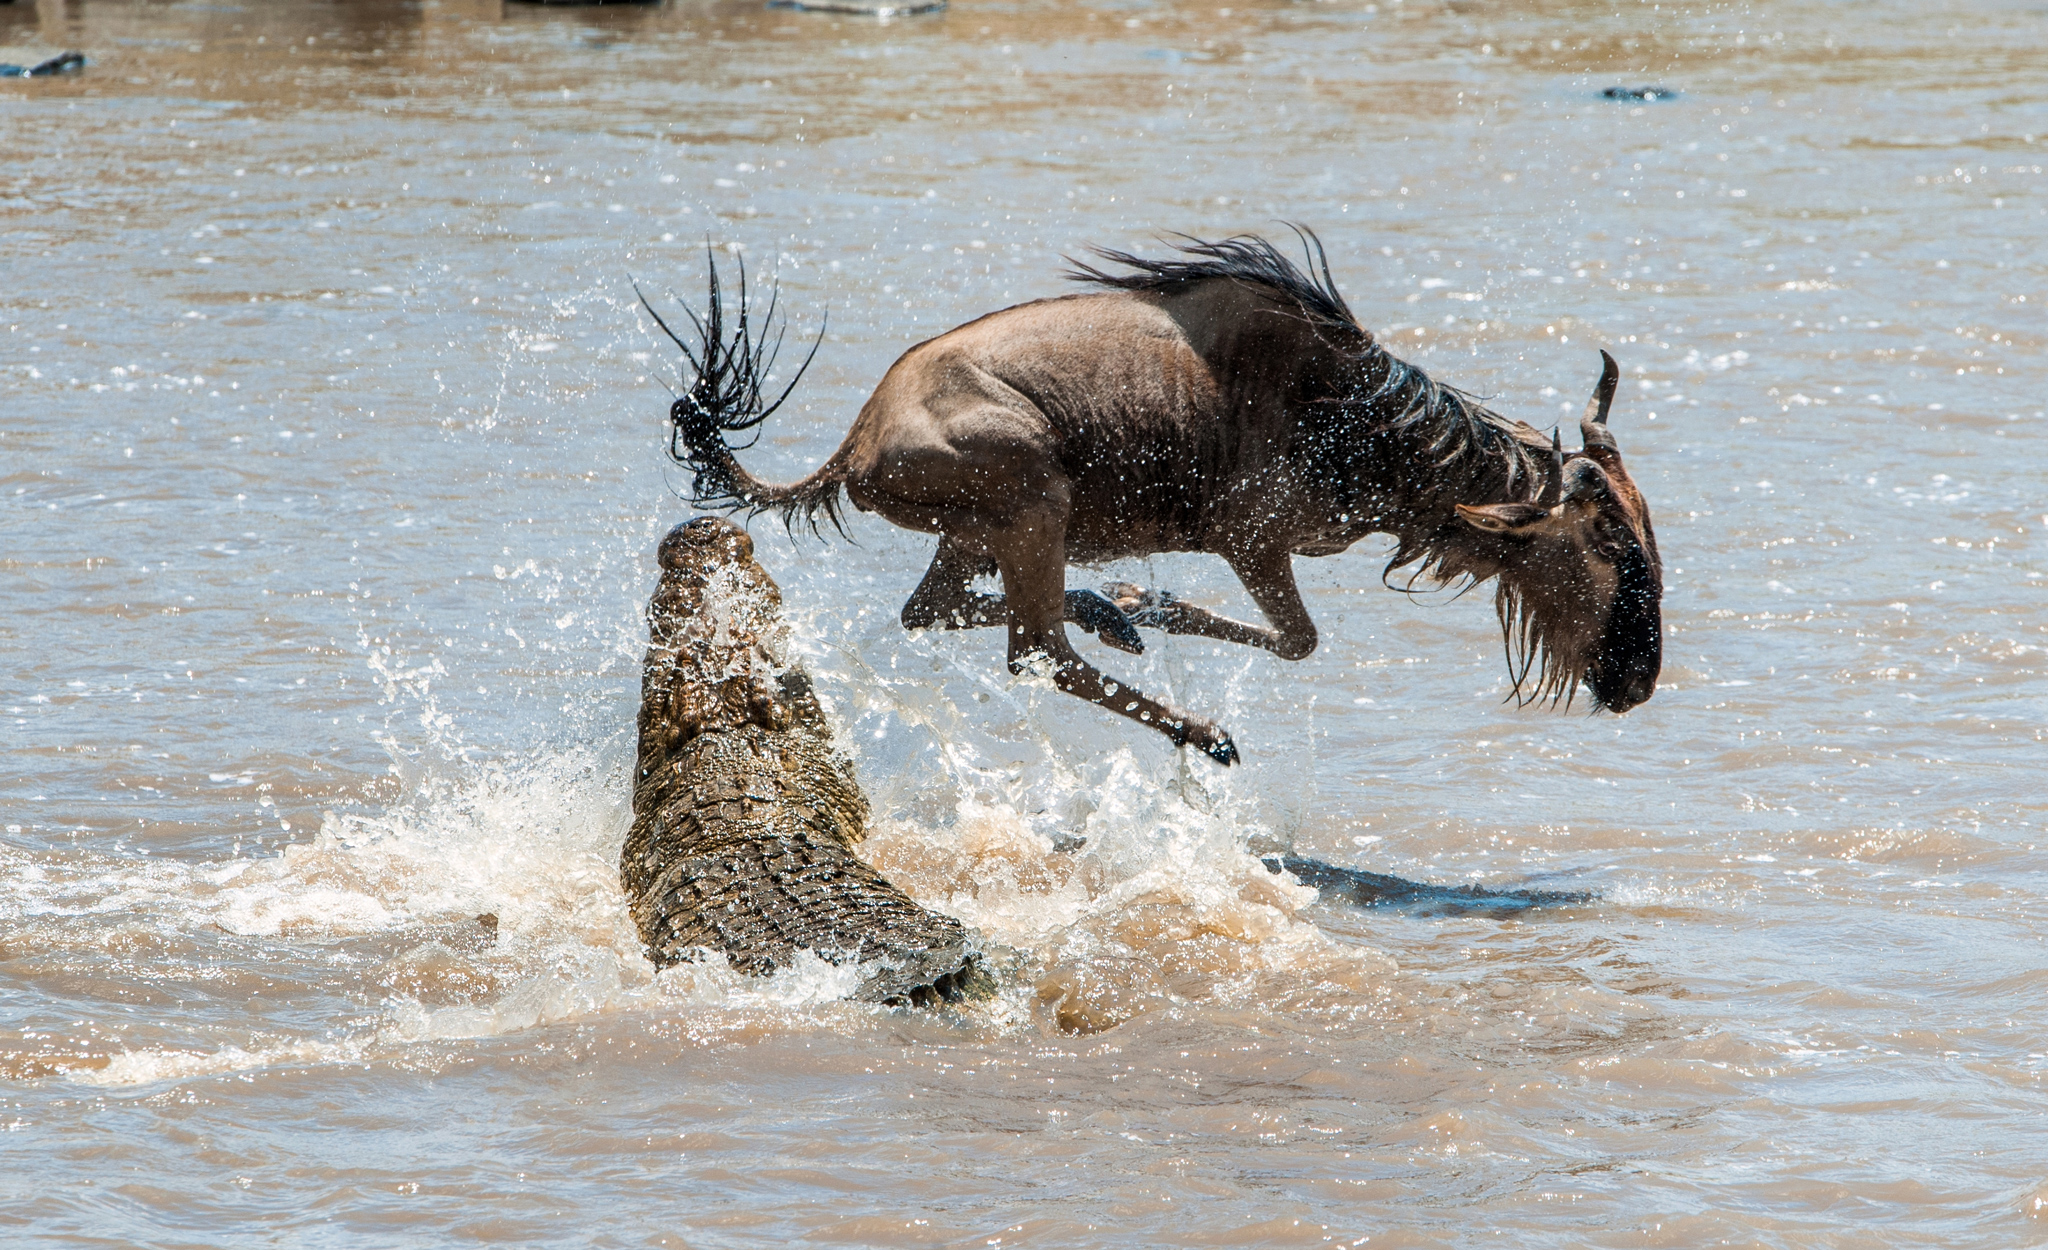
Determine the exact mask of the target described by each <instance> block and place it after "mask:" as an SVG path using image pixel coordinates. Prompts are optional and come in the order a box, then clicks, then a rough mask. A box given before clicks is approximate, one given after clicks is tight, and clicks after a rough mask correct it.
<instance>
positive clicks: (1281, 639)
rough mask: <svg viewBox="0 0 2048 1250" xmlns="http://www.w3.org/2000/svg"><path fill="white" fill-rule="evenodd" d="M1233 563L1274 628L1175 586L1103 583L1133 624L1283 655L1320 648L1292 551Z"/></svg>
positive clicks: (1296, 655) (1299, 655)
mask: <svg viewBox="0 0 2048 1250" xmlns="http://www.w3.org/2000/svg"><path fill="white" fill-rule="evenodd" d="M1231 568H1232V569H1233V570H1234V571H1235V572H1236V573H1237V576H1238V580H1239V581H1242V582H1243V583H1244V586H1245V589H1246V590H1247V591H1249V592H1251V596H1252V601H1253V602H1254V603H1256V604H1258V605H1259V610H1260V611H1261V612H1263V613H1265V615H1266V619H1267V620H1269V621H1271V622H1273V626H1274V627H1273V628H1271V629H1268V628H1266V627H1264V626H1261V625H1252V624H1249V623H1248V622H1245V621H1238V620H1232V619H1231V618H1230V617H1227V616H1224V615H1222V614H1220V613H1216V612H1211V611H1210V610H1209V609H1207V608H1198V607H1196V606H1195V605H1194V604H1192V603H1183V602H1181V601H1180V600H1179V599H1177V598H1175V597H1174V595H1173V592H1172V591H1168V590H1147V589H1145V588H1144V587H1142V586H1134V585H1132V584H1131V583H1129V582H1111V583H1110V584H1109V585H1107V586H1104V587H1103V588H1102V593H1104V594H1106V595H1108V596H1109V597H1110V598H1111V599H1113V600H1115V601H1116V605H1117V607H1119V608H1121V609H1123V611H1124V613H1125V615H1126V616H1127V617H1128V618H1129V619H1130V622H1131V623H1132V624H1133V625H1144V626H1149V627H1151V628H1153V629H1163V630H1165V631H1166V632H1167V633H1169V634H1192V635H1194V636H1196V637H1198V638H1214V639H1216V640H1217V641H1219V642H1235V643H1240V644H1242V645H1244V646H1247V647H1264V648H1265V649H1266V650H1268V651H1271V652H1272V653H1273V654H1275V655H1277V656H1279V657H1280V658H1281V659H1283V660H1298V659H1300V658H1302V657H1303V656H1305V655H1307V654H1308V653H1309V652H1311V651H1313V650H1315V649H1316V627H1315V623H1314V622H1313V621H1311V620H1309V616H1308V609H1307V608H1306V607H1304V606H1303V605H1302V602H1301V591H1300V589H1299V588H1298V587H1297V586H1296V585H1295V581H1294V570H1293V568H1292V567H1291V565H1290V563H1289V561H1288V557H1287V555H1286V553H1284V552H1283V553H1280V554H1278V555H1277V556H1272V555H1259V556H1244V557H1240V558H1239V559H1236V560H1233V561H1231Z"/></svg>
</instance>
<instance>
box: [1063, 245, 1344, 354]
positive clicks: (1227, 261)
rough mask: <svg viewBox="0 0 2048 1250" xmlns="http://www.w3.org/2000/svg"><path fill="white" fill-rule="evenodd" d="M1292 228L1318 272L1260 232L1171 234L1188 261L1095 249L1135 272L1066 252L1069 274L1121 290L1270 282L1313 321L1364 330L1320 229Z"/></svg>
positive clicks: (1263, 285)
mask: <svg viewBox="0 0 2048 1250" xmlns="http://www.w3.org/2000/svg"><path fill="white" fill-rule="evenodd" d="M1288 229H1290V230H1292V231H1294V233H1295V234H1297V235H1299V236H1300V238H1301V246H1302V250H1303V251H1304V252H1306V253H1308V256H1309V260H1310V263H1311V264H1313V265H1314V266H1315V268H1316V270H1317V272H1316V274H1314V275H1311V274H1307V273H1303V272H1302V271H1301V270H1300V269H1298V268H1296V267H1295V264H1294V262H1293V261H1291V260H1289V259H1287V257H1286V256H1284V255H1283V254H1281V251H1280V249H1279V248H1277V247H1274V246H1273V245H1272V243H1270V242H1268V241H1267V240H1265V239H1262V238H1260V237H1259V236H1258V235H1255V234H1238V235H1232V236H1231V237H1230V238H1227V239H1218V240H1216V241H1214V242H1211V241H1209V240H1206V239H1198V238H1196V237H1194V236H1193V235H1190V234H1176V235H1169V236H1168V238H1169V239H1171V240H1172V241H1173V248H1174V250H1175V251H1177V252H1179V253H1180V254H1181V255H1182V256H1184V257H1190V258H1192V259H1187V260H1151V259H1148V258H1146V257H1143V256H1133V255H1131V254H1130V253H1129V252H1119V251H1115V250H1113V249H1110V248H1106V247H1096V248H1090V249H1089V250H1090V251H1091V252H1093V253H1095V255H1097V256H1099V257H1101V258H1102V259H1103V260H1106V261H1108V262H1109V263H1110V264H1112V265H1121V266H1123V267H1124V268H1126V269H1129V270H1132V271H1133V272H1131V273H1104V272H1103V271H1102V270H1100V269H1097V268H1096V267H1095V266H1093V265H1090V264H1088V263H1086V262H1084V261H1078V260H1075V259H1074V258H1073V257H1071V256H1069V257H1067V264H1068V265H1070V266H1072V267H1071V268H1070V269H1068V270H1067V277H1069V278H1071V279H1073V280H1074V281H1076V282H1087V283H1091V284H1093V285H1096V286H1107V287H1115V288H1116V289H1118V290H1120V291H1170V290H1172V289H1174V288H1175V287H1178V286H1182V285H1184V284H1186V283H1189V282H1201V281H1204V280H1206V279H1210V278H1228V279H1230V280H1231V281H1233V282H1243V283H1246V284H1248V285H1251V286H1260V287H1265V288H1267V289H1269V290H1271V291H1272V292H1274V293H1275V294H1276V295H1283V296H1287V297H1289V298H1291V299H1293V300H1294V301H1295V302H1296V303H1298V304H1299V305H1300V306H1301V311H1302V312H1303V314H1305V315H1306V316H1307V317H1308V318H1309V320H1311V321H1313V322H1316V323H1318V324H1320V325H1322V326H1324V327H1325V328H1328V329H1332V330H1341V331H1344V332H1346V333H1347V334H1359V333H1362V331H1361V330H1360V328H1359V325H1358V319H1357V318H1356V317H1354V316H1352V315H1351V306H1350V305H1349V304H1346V303H1345V302H1344V297H1343V296H1342V295H1340V294H1339V293H1338V291H1337V283H1336V281H1335V279H1333V278H1331V276H1330V260H1329V257H1328V256H1326V255H1324V253H1323V241H1322V240H1321V239H1318V238H1317V237H1316V234H1315V231H1313V230H1310V229H1308V228H1307V227H1305V226H1297V225H1293V224H1292V223H1290V224H1289V226H1288Z"/></svg>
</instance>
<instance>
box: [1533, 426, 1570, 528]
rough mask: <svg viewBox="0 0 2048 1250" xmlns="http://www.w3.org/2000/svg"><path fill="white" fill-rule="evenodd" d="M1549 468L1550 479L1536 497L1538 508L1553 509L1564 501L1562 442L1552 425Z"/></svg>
mask: <svg viewBox="0 0 2048 1250" xmlns="http://www.w3.org/2000/svg"><path fill="white" fill-rule="evenodd" d="M1550 468H1551V471H1552V473H1551V477H1550V478H1549V479H1548V480H1547V481H1545V482H1544V483H1543V489H1542V491H1541V492H1539V493H1538V494H1537V496H1536V504H1537V506H1538V507H1542V508H1555V507H1556V506H1557V505H1558V504H1559V503H1561V502H1563V500H1564V440H1563V439H1562V438H1559V437H1558V435H1557V427H1556V426H1554V425H1553V426H1551V427H1550Z"/></svg>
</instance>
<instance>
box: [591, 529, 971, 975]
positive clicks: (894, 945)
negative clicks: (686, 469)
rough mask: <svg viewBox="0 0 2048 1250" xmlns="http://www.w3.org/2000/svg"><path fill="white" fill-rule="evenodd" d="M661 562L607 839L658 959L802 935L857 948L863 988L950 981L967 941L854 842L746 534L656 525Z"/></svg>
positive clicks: (780, 955) (734, 954)
mask: <svg viewBox="0 0 2048 1250" xmlns="http://www.w3.org/2000/svg"><path fill="white" fill-rule="evenodd" d="M661 570H662V574H661V586H660V588H659V589H657V590H656V591H655V593H654V599H653V602H652V603H650V604H649V605H648V612H647V615H648V621H649V625H650V627H651V632H652V639H651V642H650V645H649V646H648V649H647V662H646V668H645V672H644V675H643V678H642V683H641V696H640V698H641V702H640V750H639V757H638V761H637V766H636V768H635V770H634V784H633V825H632V829H631V830H630V831H629V832H628V833H627V835H626V845H625V847H624V849H623V851H622V852H621V853H620V856H619V877H620V881H621V884H623V885H624V887H625V891H626V896H627V898H628V899H629V900H630V902H631V907H632V915H633V922H634V924H635V925H636V926H637V927H638V928H639V930H640V936H641V938H642V940H644V941H645V942H646V943H647V949H648V953H649V955H650V956H651V957H652V958H653V960H654V962H655V963H656V965H658V966H667V965H669V964H673V963H677V962H679V961H681V960H684V959H688V958H690V957H691V956H692V955H693V953H694V952H696V951H698V950H700V949H708V950H713V951H718V952H722V953H723V954H724V955H725V956H726V958H727V959H729V960H730V961H731V962H732V965H733V967H735V968H737V969H739V970H740V971H741V972H745V973H749V974H752V975H757V976H758V975H766V974H768V973H770V972H773V971H775V970H776V969H777V968H782V967H786V966H788V965H789V964H790V963H791V962H792V961H793V960H794V959H795V958H796V954H797V952H798V951H800V950H809V951H814V952H816V953H817V954H818V955H819V956H821V957H822V958H824V959H826V960H829V961H830V962H832V963H847V962H853V963H857V964H860V965H862V966H863V967H864V969H865V970H866V972H867V976H866V979H865V980H864V982H863V983H862V985H861V988H860V989H859V990H858V991H857V992H856V995H855V996H856V997H859V998H862V999H867V1000H869V1001H875V1002H884V1003H916V1004H920V1005H922V1004H929V1003H932V1002H935V1001H940V1000H950V999H954V998H958V997H960V996H961V994H962V993H963V992H964V991H965V989H966V988H967V985H968V983H969V981H970V979H971V978H972V977H973V974H974V970H975V966H976V958H977V957H976V954H975V953H974V952H973V951H972V950H971V949H970V948H969V945H968V939H967V934H966V931H965V930H964V929H962V927H961V925H960V922H959V921H957V920H955V919H953V918H952V917H950V916H944V915H940V914H939V913H937V912H933V911H928V910H926V909H925V908H923V907H920V906H918V905H917V904H916V903H915V902H913V901H911V899H910V897H909V896H908V895H906V894H904V893H903V891H901V890H899V889H897V888H896V887H895V886H893V885H891V884H890V883H889V882H888V881H887V880H885V879H884V878H883V877H882V875H881V874H880V873H878V872H876V871H875V870H874V869H872V868H870V867H869V866H868V865H867V864H865V863H863V862H861V860H860V859H859V858H858V857H857V856H856V855H855V854H854V849H853V848H854V846H855V844H856V843H858V842H859V841H860V840H861V839H862V838H864V837H865V836H867V818H868V804H867V798H866V797H865V796H864V795H863V794H862V793H861V789H860V786H859V785H858V783H856V782H855V780H854V777H853V768H852V765H851V764H850V763H849V762H848V761H847V759H846V757H845V756H843V755H841V754H840V753H839V752H838V751H837V750H835V749H834V747H833V744H832V730H831V727H830V726H829V725H827V724H826V721H825V714H824V711H823V710H822V709H821V708H820V707H819V706H818V700H817V698H816V696H815V695H813V694H812V692H811V684H810V679H809V678H808V677H806V676H805V674H804V671H803V669H802V668H800V667H798V666H797V664H796V663H795V662H794V660H791V659H789V658H788V657H787V656H785V654H784V653H783V641H782V638H781V633H782V628H783V626H782V621H781V609H782V594H781V591H780V590H778V589H777V588H776V585H775V582H774V581H773V579H771V578H770V577H769V576H768V574H767V572H766V571H765V570H764V569H762V567H761V565H760V564H759V563H758V562H757V561H756V560H755V559H754V542H753V539H751V538H749V537H748V536H747V534H746V532H745V531H743V530H741V529H740V528H739V527H738V526H736V525H734V524H732V523H731V522H730V521H725V520H721V519H718V518H715V517H699V518H698V519H697V520H695V521H691V522H689V523H687V524H684V525H678V526H677V527H676V528H675V529H673V530H671V531H669V534H668V537H667V538H665V539H663V540H662V543H661Z"/></svg>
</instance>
